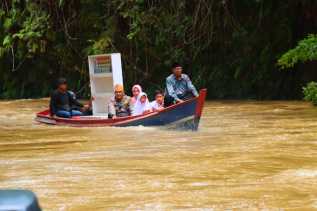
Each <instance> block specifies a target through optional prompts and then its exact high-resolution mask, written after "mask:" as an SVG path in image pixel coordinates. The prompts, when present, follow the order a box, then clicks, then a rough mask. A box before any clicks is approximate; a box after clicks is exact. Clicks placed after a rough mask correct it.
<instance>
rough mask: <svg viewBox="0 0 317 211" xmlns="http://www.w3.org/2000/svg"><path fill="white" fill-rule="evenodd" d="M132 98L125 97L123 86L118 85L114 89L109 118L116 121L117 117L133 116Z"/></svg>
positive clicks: (109, 107)
mask: <svg viewBox="0 0 317 211" xmlns="http://www.w3.org/2000/svg"><path fill="white" fill-rule="evenodd" d="M130 102H131V100H130V97H129V96H127V95H125V93H124V90H123V86H122V85H121V84H117V85H115V87H114V96H113V97H112V98H111V99H110V102H109V104H108V117H109V118H110V119H115V118H117V117H126V116H130V115H131V105H130Z"/></svg>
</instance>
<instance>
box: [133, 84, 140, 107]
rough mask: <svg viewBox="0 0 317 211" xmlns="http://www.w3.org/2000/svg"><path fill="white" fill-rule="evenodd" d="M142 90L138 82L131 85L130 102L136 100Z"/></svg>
mask: <svg viewBox="0 0 317 211" xmlns="http://www.w3.org/2000/svg"><path fill="white" fill-rule="evenodd" d="M141 92H142V87H141V86H140V85H139V84H136V85H134V86H133V87H132V97H131V104H132V105H134V104H135V103H136V101H137V100H138V96H139V94H140V93H141Z"/></svg>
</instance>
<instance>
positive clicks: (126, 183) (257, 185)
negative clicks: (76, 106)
mask: <svg viewBox="0 0 317 211" xmlns="http://www.w3.org/2000/svg"><path fill="white" fill-rule="evenodd" d="M46 105H47V100H46V99H44V100H43V99H42V100H17V101H0V111H1V112H0V187H1V188H23V189H30V190H32V191H34V192H35V193H36V194H37V196H38V198H39V201H40V204H41V206H42V208H43V210H57V211H61V210H67V211H68V210H71V211H90V210H314V209H317V108H314V107H313V106H311V105H310V104H309V103H305V102H299V101H298V102H297V101H277V102H276V101H273V102H272V101H269V102H256V101H222V102H221V101H212V102H208V103H207V105H206V107H205V109H204V112H203V118H202V121H201V125H200V130H199V132H180V131H168V130H163V129H159V128H144V127H130V128H110V127H108V128H70V127H57V126H46V125H39V124H36V123H35V122H34V121H33V118H34V113H35V112H36V111H40V110H42V109H44V108H45V107H46Z"/></svg>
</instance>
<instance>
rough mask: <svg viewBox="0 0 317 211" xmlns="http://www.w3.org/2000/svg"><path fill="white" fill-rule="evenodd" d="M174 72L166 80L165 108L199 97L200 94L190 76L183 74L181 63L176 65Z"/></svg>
mask: <svg viewBox="0 0 317 211" xmlns="http://www.w3.org/2000/svg"><path fill="white" fill-rule="evenodd" d="M172 71H173V74H171V75H170V76H168V77H167V78H166V91H165V92H166V93H165V94H166V96H165V106H169V105H171V104H173V103H181V102H183V101H184V100H188V99H190V98H193V97H197V96H198V92H197V90H196V88H195V86H194V85H193V84H192V82H191V80H190V78H189V77H188V75H186V74H183V73H182V72H183V68H182V66H181V65H180V64H179V63H174V64H173V65H172Z"/></svg>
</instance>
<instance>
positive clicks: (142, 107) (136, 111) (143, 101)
mask: <svg viewBox="0 0 317 211" xmlns="http://www.w3.org/2000/svg"><path fill="white" fill-rule="evenodd" d="M150 112H152V109H151V105H150V103H149V100H148V98H147V94H146V93H144V92H141V93H140V94H139V96H138V98H137V101H136V102H135V104H134V107H133V110H132V115H133V116H137V115H142V114H146V113H150Z"/></svg>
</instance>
